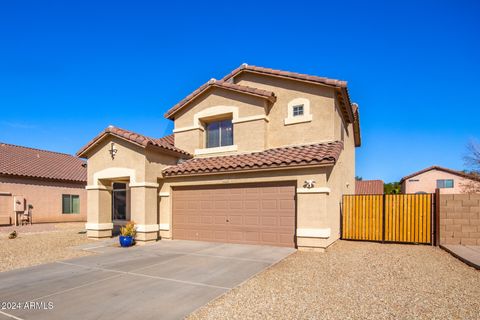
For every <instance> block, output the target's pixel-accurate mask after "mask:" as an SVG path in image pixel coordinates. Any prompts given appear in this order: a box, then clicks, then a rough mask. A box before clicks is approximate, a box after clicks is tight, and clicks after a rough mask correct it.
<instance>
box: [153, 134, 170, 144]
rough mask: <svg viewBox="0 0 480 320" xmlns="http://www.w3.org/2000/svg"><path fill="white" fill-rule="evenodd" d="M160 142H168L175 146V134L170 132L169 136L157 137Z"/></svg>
mask: <svg viewBox="0 0 480 320" xmlns="http://www.w3.org/2000/svg"><path fill="white" fill-rule="evenodd" d="M155 141H157V142H158V143H167V144H169V145H171V146H175V135H173V134H169V135H168V136H165V137H162V138H158V139H155Z"/></svg>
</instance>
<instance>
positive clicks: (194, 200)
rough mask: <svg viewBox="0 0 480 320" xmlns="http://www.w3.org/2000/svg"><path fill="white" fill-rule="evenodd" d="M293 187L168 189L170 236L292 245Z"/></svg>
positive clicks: (293, 244)
mask: <svg viewBox="0 0 480 320" xmlns="http://www.w3.org/2000/svg"><path fill="white" fill-rule="evenodd" d="M294 199H295V186H294V185H288V184H285V183H277V184H274V183H269V184H254V185H252V184H250V185H249V184H245V185H233V186H232V185H228V186H225V185H221V186H191V187H182V188H175V189H174V191H173V221H172V228H173V237H174V238H175V239H188V240H203V241H218V242H232V243H248V244H264V245H277V246H289V247H293V246H295V242H294V235H295V209H296V208H295V200H294Z"/></svg>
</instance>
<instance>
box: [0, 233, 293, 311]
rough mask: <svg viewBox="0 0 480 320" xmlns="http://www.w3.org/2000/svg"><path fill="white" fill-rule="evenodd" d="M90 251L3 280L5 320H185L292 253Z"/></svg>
mask: <svg viewBox="0 0 480 320" xmlns="http://www.w3.org/2000/svg"><path fill="white" fill-rule="evenodd" d="M90 246H91V245H90ZM87 249H88V250H92V251H96V252H97V253H98V254H97V255H92V256H88V257H82V258H76V259H71V260H66V261H59V262H56V263H51V264H45V265H40V266H36V267H30V268H24V269H18V270H14V271H10V272H4V273H0V303H2V304H5V303H7V304H8V305H0V319H4V318H5V319H12V318H13V319H134V318H135V319H160V318H161V319H182V318H184V317H185V316H186V315H188V314H189V313H191V312H192V311H194V310H196V309H197V308H199V307H201V306H203V305H204V304H206V303H207V302H209V301H210V300H212V299H214V298H216V297H218V296H220V295H222V294H223V293H225V292H227V291H229V290H230V289H232V288H234V287H235V286H237V285H239V284H241V283H242V282H244V281H245V280H247V279H249V278H250V277H252V276H253V275H255V274H257V273H258V272H260V271H262V270H264V269H265V268H267V267H269V266H271V265H272V264H275V263H276V262H278V261H280V260H282V259H283V258H285V257H286V256H288V255H289V254H291V253H292V252H294V251H295V250H294V249H291V248H279V247H268V246H250V245H236V244H222V243H209V242H197V241H179V240H178V241H175V240H174V241H167V240H165V241H159V242H157V243H155V244H152V245H147V246H138V247H133V248H128V249H123V248H117V247H113V246H99V247H93V248H87ZM39 254H41V252H39ZM26 302H28V303H27V304H25V303H26ZM33 302H34V303H33ZM2 307H3V308H2ZM14 307H16V309H13V308H14Z"/></svg>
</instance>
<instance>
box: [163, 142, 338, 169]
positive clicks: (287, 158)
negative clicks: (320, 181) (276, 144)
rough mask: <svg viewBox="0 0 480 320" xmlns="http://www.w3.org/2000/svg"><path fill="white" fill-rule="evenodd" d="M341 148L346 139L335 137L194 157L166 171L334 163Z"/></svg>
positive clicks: (291, 166)
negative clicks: (258, 149)
mask: <svg viewBox="0 0 480 320" xmlns="http://www.w3.org/2000/svg"><path fill="white" fill-rule="evenodd" d="M342 149H343V142H341V141H334V142H328V143H317V144H311V145H304V146H292V147H282V148H274V149H268V150H265V151H261V152H254V153H246V154H238V155H229V156H218V157H208V158H193V159H189V160H186V161H184V162H181V163H179V164H177V165H175V166H170V167H167V168H165V169H164V170H163V174H164V175H165V176H180V175H196V174H211V173H221V172H232V171H245V170H255V169H268V168H295V167H303V166H311V165H319V164H330V165H333V164H335V162H336V161H337V160H338V157H339V156H340V153H341V152H342Z"/></svg>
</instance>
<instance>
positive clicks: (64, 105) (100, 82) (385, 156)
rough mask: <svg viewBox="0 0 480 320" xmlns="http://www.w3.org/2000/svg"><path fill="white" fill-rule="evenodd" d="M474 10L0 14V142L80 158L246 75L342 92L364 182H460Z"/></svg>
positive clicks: (464, 6)
mask: <svg viewBox="0 0 480 320" xmlns="http://www.w3.org/2000/svg"><path fill="white" fill-rule="evenodd" d="M479 15H480V5H479V2H478V1H398V2H397V3H393V2H390V1H379V2H374V1H358V2H349V1H342V2H341V4H340V2H338V1H300V0H297V1H285V2H282V1H272V2H268V1H242V2H238V4H237V3H236V2H233V1H220V2H215V1H201V2H200V1H199V2H197V3H193V2H191V3H190V2H188V1H181V2H178V3H175V1H169V3H165V4H163V3H162V2H161V1H59V2H51V1H41V2H40V1H31V2H27V1H8V2H7V1H0V110H1V111H0V141H3V142H8V143H13V144H20V145H27V146H31V147H37V148H43V149H49V150H56V151H60V152H66V153H72V154H73V153H75V152H76V151H77V150H78V149H79V148H80V147H81V146H82V145H84V144H85V143H86V142H88V141H89V140H90V139H91V138H92V137H93V136H95V135H97V134H98V133H99V132H100V131H101V130H102V129H104V128H105V127H106V126H107V125H109V124H113V125H116V126H119V127H124V128H127V129H130V130H133V131H138V132H140V133H143V134H146V135H150V136H163V135H164V134H167V133H169V132H171V130H172V123H170V121H168V120H164V119H163V113H164V112H165V111H166V110H167V109H168V108H170V107H171V106H173V105H174V104H175V103H177V102H178V101H179V100H181V99H182V98H184V97H185V96H186V95H187V94H189V93H190V92H191V91H193V90H194V89H196V88H197V87H198V86H199V85H201V84H203V83H204V82H206V81H207V80H208V79H210V78H212V77H215V78H221V77H222V76H223V75H225V74H226V73H228V72H230V71H231V70H232V69H234V68H236V67H237V66H238V65H240V64H241V63H243V62H246V63H248V64H252V65H259V66H265V67H270V68H277V69H283V70H289V71H296V72H301V73H308V74H314V75H320V76H326V77H331V78H337V79H342V80H347V81H348V83H349V90H350V94H351V97H352V100H353V101H356V102H358V103H359V105H360V112H361V130H362V138H363V145H362V147H361V148H359V149H357V174H358V175H360V176H362V177H363V178H364V179H375V178H380V179H384V180H385V181H394V180H398V179H399V178H401V177H402V176H404V175H407V174H409V173H411V172H412V171H416V170H419V169H422V168H423V167H426V166H430V165H433V164H437V165H442V166H446V167H450V168H454V169H462V168H463V156H464V155H465V153H466V144H467V143H468V141H469V140H471V139H475V138H477V139H480V125H479V119H480V108H479V101H480V77H479V76H478V75H479V74H480V19H478V16H479Z"/></svg>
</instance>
